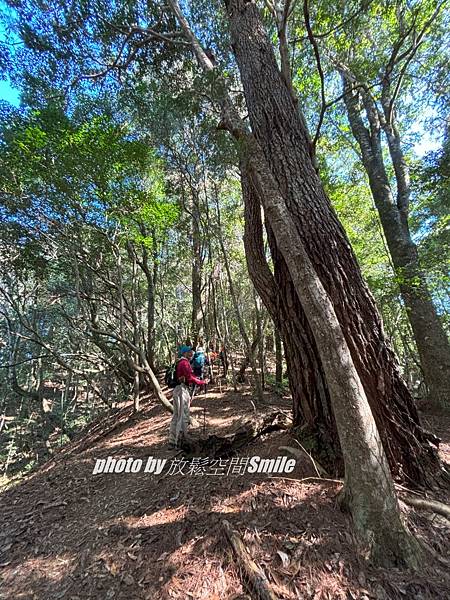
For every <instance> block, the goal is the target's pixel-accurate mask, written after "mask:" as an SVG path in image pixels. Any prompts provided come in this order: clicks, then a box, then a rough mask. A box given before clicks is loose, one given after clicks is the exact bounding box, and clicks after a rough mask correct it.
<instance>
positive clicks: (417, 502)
mask: <svg viewBox="0 0 450 600" xmlns="http://www.w3.org/2000/svg"><path fill="white" fill-rule="evenodd" d="M402 500H403V502H405V503H406V504H409V505H410V506H414V508H424V509H425V510H431V511H433V512H435V513H438V514H439V515H442V516H443V517H446V518H447V519H449V520H450V506H449V505H448V504H444V503H442V502H437V501H436V500H427V499H426V498H417V497H415V496H403V497H402Z"/></svg>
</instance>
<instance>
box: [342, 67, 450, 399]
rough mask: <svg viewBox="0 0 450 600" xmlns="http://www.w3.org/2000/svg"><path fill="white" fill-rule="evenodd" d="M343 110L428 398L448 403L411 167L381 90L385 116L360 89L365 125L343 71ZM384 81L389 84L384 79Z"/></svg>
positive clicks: (446, 348)
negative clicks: (412, 214)
mask: <svg viewBox="0 0 450 600" xmlns="http://www.w3.org/2000/svg"><path fill="white" fill-rule="evenodd" d="M343 81H344V92H345V96H344V100H345V106H346V108H347V115H348V119H349V122H350V126H351V129H352V132H353V135H354V137H355V139H356V140H357V142H358V144H359V147H360V150H361V156H362V161H363V165H364V168H365V170H366V172H367V175H368V177H369V184H370V189H371V191H372V196H373V199H374V202H375V206H376V207H377V210H378V214H379V216H380V221H381V225H382V227H383V232H384V235H385V237H386V242H387V246H388V248H389V253H390V255H391V258H392V263H393V266H394V269H395V272H396V275H397V278H398V281H399V287H400V292H401V295H402V298H403V301H404V303H405V307H406V312H407V315H408V319H409V322H410V323H411V327H412V330H413V334H414V339H415V342H416V345H417V350H418V352H419V357H420V363H421V366H422V370H423V374H424V378H425V382H426V384H427V386H428V389H429V391H430V400H431V401H432V402H433V404H435V405H436V406H440V407H442V408H447V409H448V408H449V407H450V345H449V341H448V338H447V335H446V333H445V331H444V328H443V325H442V323H441V321H440V319H439V317H438V315H437V312H436V308H435V306H434V304H433V300H432V298H431V294H430V291H429V289H428V286H427V282H426V278H425V275H424V273H423V271H422V269H421V267H420V263H419V255H418V252H417V247H416V245H415V244H414V242H413V240H412V238H411V233H410V230H409V225H408V212H409V196H410V183H409V172H408V166H407V164H406V160H405V157H404V156H403V151H402V148H401V143H400V134H399V132H398V129H397V127H396V125H395V121H394V120H393V119H394V117H393V115H391V112H390V110H389V108H388V106H389V105H390V100H389V96H388V95H387V92H386V93H385V94H383V108H384V113H385V114H384V115H383V114H380V113H379V112H378V110H377V107H376V106H375V103H374V101H373V100H372V98H371V97H370V96H369V95H368V93H366V92H364V93H363V95H362V99H363V107H364V110H365V112H366V115H367V119H368V123H369V128H367V127H366V126H365V124H364V122H363V119H362V117H361V112H360V111H361V109H362V108H363V107H362V106H361V103H360V100H361V96H360V93H359V92H355V90H354V87H353V84H352V82H351V81H350V80H349V78H348V75H346V74H345V73H344V74H343ZM385 85H387V84H385ZM382 130H384V132H385V134H386V138H387V141H388V148H389V152H390V156H391V159H392V164H393V166H394V171H395V179H396V184H397V198H396V200H394V197H393V193H392V189H391V186H390V182H389V178H388V175H387V172H386V167H385V163H384V158H383V151H382V146H381V131H382Z"/></svg>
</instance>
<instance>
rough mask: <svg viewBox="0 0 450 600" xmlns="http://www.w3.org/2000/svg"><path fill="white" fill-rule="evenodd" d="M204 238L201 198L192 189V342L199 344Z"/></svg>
mask: <svg viewBox="0 0 450 600" xmlns="http://www.w3.org/2000/svg"><path fill="white" fill-rule="evenodd" d="M202 267H203V259H202V240H201V231H200V199H199V197H198V192H197V190H195V189H193V190H192V318H191V336H192V342H193V343H194V344H197V342H198V338H199V337H200V335H201V333H202V314H203V313H202Z"/></svg>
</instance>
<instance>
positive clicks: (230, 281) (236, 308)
mask: <svg viewBox="0 0 450 600" xmlns="http://www.w3.org/2000/svg"><path fill="white" fill-rule="evenodd" d="M216 206H217V224H218V238H219V244H220V248H221V250H222V255H223V261H224V263H225V270H226V273H227V278H228V287H229V288H230V296H231V300H232V302H233V308H234V312H235V314H236V319H237V322H238V326H239V332H240V334H241V337H242V339H243V341H244V345H245V349H246V352H247V356H248V358H249V361H250V365H251V367H252V373H253V379H254V382H255V388H256V395H257V398H258V401H259V402H263V401H264V392H263V389H262V386H261V379H260V377H259V374H258V367H257V364H256V359H255V351H256V346H255V348H254V349H253V347H252V344H251V343H250V340H249V338H248V334H247V330H246V327H245V323H244V319H243V318H242V313H241V309H240V308H239V302H238V299H237V294H236V290H235V288H234V283H233V277H232V275H231V269H230V264H229V261H228V255H227V251H226V248H225V244H224V241H223V237H222V229H221V227H222V225H221V222H220V208H219V199H218V197H217V194H216Z"/></svg>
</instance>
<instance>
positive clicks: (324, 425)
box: [241, 164, 342, 472]
mask: <svg viewBox="0 0 450 600" xmlns="http://www.w3.org/2000/svg"><path fill="white" fill-rule="evenodd" d="M241 182H242V193H243V198H244V207H245V232H244V245H245V255H246V259H247V265H248V271H249V274H250V277H251V279H252V282H253V285H254V286H255V288H256V290H257V291H258V294H259V295H260V297H261V299H262V301H263V302H264V304H265V306H266V308H267V309H268V311H269V313H270V315H271V317H272V320H273V322H274V323H275V327H276V328H277V329H278V330H279V331H280V332H281V336H282V338H283V341H284V350H285V358H286V364H287V372H288V377H289V387H290V390H291V394H292V402H293V421H294V425H295V426H297V425H302V426H306V429H303V434H304V435H306V434H309V435H311V437H312V438H313V439H315V442H316V445H317V448H316V450H317V452H318V453H319V454H320V455H321V459H322V462H324V463H326V465H327V467H328V468H329V470H330V471H331V470H336V471H337V472H339V471H341V472H342V456H341V450H340V444H339V439H338V434H337V429H336V423H335V420H334V416H333V413H332V409H331V403H330V395H329V392H328V387H327V384H326V381H325V376H324V372H323V369H322V364H321V361H320V358H319V355H318V351H317V347H316V343H315V340H314V337H313V335H312V332H311V329H310V327H309V325H308V322H307V320H306V318H305V314H304V311H303V309H302V306H301V304H300V300H299V298H298V297H297V294H296V293H295V289H294V286H293V284H292V278H291V276H290V274H289V270H288V268H287V266H286V263H285V261H284V259H283V257H282V256H281V255H280V252H279V251H278V250H277V247H276V243H275V239H274V237H273V234H272V231H271V229H270V226H268V224H267V223H266V228H267V229H268V234H269V241H270V247H271V251H272V259H273V263H274V274H273V275H272V272H271V270H270V268H269V265H268V264H267V261H266V257H265V252H264V241H263V225H262V220H261V207H260V204H259V201H258V198H257V196H256V194H255V192H254V190H253V188H252V186H251V184H250V179H249V174H248V171H247V170H246V168H245V165H244V164H241Z"/></svg>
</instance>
